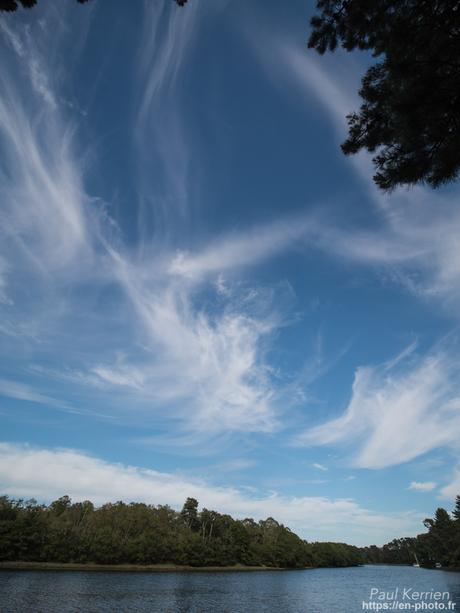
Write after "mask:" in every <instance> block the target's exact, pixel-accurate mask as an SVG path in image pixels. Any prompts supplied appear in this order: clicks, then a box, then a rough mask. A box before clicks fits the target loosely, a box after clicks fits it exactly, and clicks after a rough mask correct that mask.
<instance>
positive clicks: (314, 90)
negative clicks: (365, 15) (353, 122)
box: [246, 27, 460, 310]
mask: <svg viewBox="0 0 460 613" xmlns="http://www.w3.org/2000/svg"><path fill="white" fill-rule="evenodd" d="M246 34H247V36H246V38H247V41H248V43H249V45H250V47H251V48H252V49H253V50H254V52H255V55H256V57H257V58H258V59H259V61H260V65H261V66H262V67H263V68H265V69H266V74H267V78H268V79H270V80H273V83H274V86H275V87H276V88H278V89H280V91H282V92H283V94H285V95H286V96H287V98H289V99H290V100H291V101H292V102H293V103H295V104H298V103H299V102H300V103H301V104H302V105H304V107H305V108H306V109H308V110H310V108H311V102H312V99H313V100H316V101H318V102H319V104H320V107H321V109H322V110H323V111H324V112H325V114H326V116H327V117H328V118H329V119H330V120H332V123H333V125H334V126H335V127H336V130H337V133H338V134H337V145H336V150H337V151H339V149H338V146H339V143H340V142H341V141H343V140H344V138H345V136H346V120H345V117H346V115H347V113H349V112H350V111H353V110H356V109H358V108H359V105H360V100H359V98H358V96H357V90H358V88H359V82H360V78H361V75H362V73H363V72H364V70H365V65H363V64H360V63H359V62H357V61H356V56H355V55H348V54H345V53H343V52H336V53H335V54H334V55H333V56H331V57H328V56H322V57H319V56H317V54H316V53H315V52H313V51H307V50H306V49H305V48H304V46H301V45H299V44H297V43H296V42H295V41H294V40H293V39H292V38H288V37H285V36H283V35H281V34H279V33H278V32H274V31H272V30H269V29H264V28H258V29H257V35H254V28H249V27H247V28H246ZM286 81H287V82H288V83H289V87H285V86H284V85H285V83H286ZM299 93H300V96H299ZM331 153H332V152H331ZM339 155H340V154H339ZM343 161H344V163H345V164H346V163H348V164H349V165H350V168H352V169H354V170H355V172H356V173H357V174H358V176H359V178H360V180H361V182H362V184H363V186H364V187H365V188H366V190H367V193H368V196H370V202H373V204H374V209H373V211H370V212H371V213H373V214H374V223H373V227H372V228H370V227H369V226H368V227H366V228H360V227H359V226H357V225H356V224H355V225H352V224H350V223H349V222H348V221H344V222H343V223H341V224H340V225H338V226H337V225H335V224H331V220H330V219H328V218H327V215H325V216H324V217H323V220H322V223H321V224H320V225H319V226H318V227H317V228H316V244H317V246H319V247H320V248H322V249H324V250H325V251H326V253H329V254H331V255H332V256H334V257H337V256H339V257H346V258H347V259H350V260H352V261H354V262H355V263H361V264H365V265H372V266H381V267H386V269H387V273H386V277H387V278H388V279H391V280H393V281H394V282H395V283H398V284H400V285H403V286H404V287H405V288H406V289H407V290H409V291H410V292H412V293H415V294H416V295H417V296H419V297H423V298H424V299H426V298H430V299H432V298H437V299H440V300H442V301H443V302H444V303H446V304H447V305H448V306H450V307H451V308H452V309H455V310H458V304H459V300H460V293H459V289H458V288H459V287H460V238H459V236H460V233H459V229H460V210H459V207H458V190H457V191H456V192H454V193H453V194H446V193H445V192H443V191H442V190H438V191H434V190H431V189H428V188H423V187H420V186H417V187H413V188H411V189H402V188H401V189H397V190H395V191H394V192H393V193H392V194H389V195H388V194H382V192H380V191H379V190H378V189H377V188H376V186H375V185H374V183H373V181H372V176H373V174H374V170H373V166H372V162H371V156H370V155H368V154H366V153H361V154H359V155H358V156H350V157H348V158H343ZM360 206H361V203H360ZM337 210H338V211H340V205H338V206H337Z"/></svg>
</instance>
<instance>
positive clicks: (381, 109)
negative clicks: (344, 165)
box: [308, 0, 460, 190]
mask: <svg viewBox="0 0 460 613" xmlns="http://www.w3.org/2000/svg"><path fill="white" fill-rule="evenodd" d="M317 9H318V11H320V13H319V15H315V16H314V17H313V18H312V19H311V25H312V32H311V35H310V39H309V42H308V46H309V47H310V48H313V49H316V51H318V52H319V53H320V54H323V53H325V52H326V51H334V50H335V49H336V47H337V46H338V45H341V46H342V47H343V48H344V49H346V50H347V51H351V50H353V49H362V50H368V51H370V52H371V54H372V56H373V57H374V58H378V59H379V61H378V62H376V63H375V64H373V65H372V66H371V67H370V68H369V69H368V70H367V72H366V74H365V75H364V77H363V80H362V87H361V90H360V92H359V94H360V96H361V98H362V99H363V103H362V105H361V108H360V110H359V112H358V113H356V112H355V113H351V114H350V115H348V116H347V119H348V126H349V134H348V138H347V140H346V141H345V142H344V143H343V145H342V150H343V152H344V153H345V154H353V153H357V152H358V151H359V150H361V149H367V150H368V151H370V152H372V153H376V155H375V157H374V158H373V161H374V164H375V167H376V171H377V172H376V174H375V176H374V180H375V182H376V183H377V185H378V186H379V187H381V188H382V189H383V190H391V189H392V188H394V187H396V186H398V185H401V184H414V183H418V182H422V183H427V184H429V185H431V186H432V187H438V186H439V185H441V184H443V183H446V182H449V181H452V180H454V179H455V178H456V177H457V175H458V172H459V170H460V5H459V3H458V2H450V1H448V0H318V1H317Z"/></svg>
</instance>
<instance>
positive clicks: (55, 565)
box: [0, 562, 314, 573]
mask: <svg viewBox="0 0 460 613" xmlns="http://www.w3.org/2000/svg"><path fill="white" fill-rule="evenodd" d="M312 568H314V567H312V566H307V567H305V568H281V567H274V566H243V565H240V564H235V565H234V566H187V565H178V564H145V565H144V564H72V563H59V562H0V571H1V570H62V571H92V572H93V571H94V572H101V571H111V572H138V573H139V572H144V573H152V572H153V573H175V572H207V573H222V572H224V573H225V572H227V573H228V572H257V571H262V572H263V571H267V570H276V571H281V570H283V571H284V570H311V569H312Z"/></svg>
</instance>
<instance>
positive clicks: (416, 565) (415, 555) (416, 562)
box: [412, 553, 420, 568]
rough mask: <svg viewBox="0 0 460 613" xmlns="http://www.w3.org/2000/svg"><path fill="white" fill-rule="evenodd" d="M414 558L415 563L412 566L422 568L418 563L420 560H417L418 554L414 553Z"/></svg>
mask: <svg viewBox="0 0 460 613" xmlns="http://www.w3.org/2000/svg"><path fill="white" fill-rule="evenodd" d="M414 557H415V562H414V563H413V564H412V566H413V567H414V568H420V563H419V561H418V558H417V554H416V553H414Z"/></svg>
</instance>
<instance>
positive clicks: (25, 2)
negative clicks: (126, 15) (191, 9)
mask: <svg viewBox="0 0 460 613" xmlns="http://www.w3.org/2000/svg"><path fill="white" fill-rule="evenodd" d="M37 2H38V0H0V11H8V12H14V11H17V9H18V8H19V6H22V7H23V8H25V9H30V8H32V7H33V6H35V5H36V4H37ZM77 2H78V3H79V4H86V2H89V0H77ZM174 2H175V3H176V4H178V5H179V6H185V4H186V3H187V0H174Z"/></svg>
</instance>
